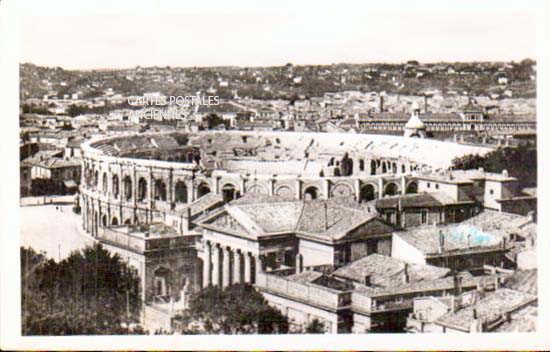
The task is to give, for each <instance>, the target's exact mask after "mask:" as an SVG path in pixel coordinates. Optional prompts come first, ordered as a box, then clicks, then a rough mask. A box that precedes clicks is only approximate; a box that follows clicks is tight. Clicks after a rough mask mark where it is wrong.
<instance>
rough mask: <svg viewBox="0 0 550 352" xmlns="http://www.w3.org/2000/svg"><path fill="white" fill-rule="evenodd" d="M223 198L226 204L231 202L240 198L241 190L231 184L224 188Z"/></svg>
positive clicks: (228, 183)
mask: <svg viewBox="0 0 550 352" xmlns="http://www.w3.org/2000/svg"><path fill="white" fill-rule="evenodd" d="M222 196H223V200H224V201H225V202H230V201H232V200H234V199H237V198H238V197H239V188H238V187H237V186H235V185H234V184H233V183H231V182H227V183H226V184H224V185H223V186H222Z"/></svg>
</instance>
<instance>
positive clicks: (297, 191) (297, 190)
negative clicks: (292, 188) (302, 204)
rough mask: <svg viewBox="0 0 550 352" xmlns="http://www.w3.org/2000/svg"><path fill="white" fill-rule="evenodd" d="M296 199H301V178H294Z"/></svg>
mask: <svg viewBox="0 0 550 352" xmlns="http://www.w3.org/2000/svg"><path fill="white" fill-rule="evenodd" d="M296 199H298V200H300V199H302V180H296Z"/></svg>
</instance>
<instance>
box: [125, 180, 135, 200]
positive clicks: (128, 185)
mask: <svg viewBox="0 0 550 352" xmlns="http://www.w3.org/2000/svg"><path fill="white" fill-rule="evenodd" d="M122 183H123V184H124V185H123V187H124V197H126V200H130V199H132V191H133V190H132V179H131V178H130V176H126V177H124V181H123V182H122Z"/></svg>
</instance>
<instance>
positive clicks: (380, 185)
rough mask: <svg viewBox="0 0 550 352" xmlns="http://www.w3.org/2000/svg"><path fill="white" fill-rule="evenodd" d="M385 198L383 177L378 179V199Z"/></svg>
mask: <svg viewBox="0 0 550 352" xmlns="http://www.w3.org/2000/svg"><path fill="white" fill-rule="evenodd" d="M382 197H384V179H383V178H382V177H379V178H378V199H381V198H382Z"/></svg>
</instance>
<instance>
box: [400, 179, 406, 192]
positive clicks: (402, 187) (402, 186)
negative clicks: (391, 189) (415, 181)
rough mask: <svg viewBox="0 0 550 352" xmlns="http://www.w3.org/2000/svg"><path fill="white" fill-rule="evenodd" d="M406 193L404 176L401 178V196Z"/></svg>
mask: <svg viewBox="0 0 550 352" xmlns="http://www.w3.org/2000/svg"><path fill="white" fill-rule="evenodd" d="M405 193H407V180H406V179H405V176H401V194H405Z"/></svg>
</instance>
